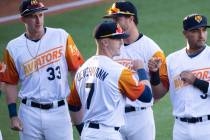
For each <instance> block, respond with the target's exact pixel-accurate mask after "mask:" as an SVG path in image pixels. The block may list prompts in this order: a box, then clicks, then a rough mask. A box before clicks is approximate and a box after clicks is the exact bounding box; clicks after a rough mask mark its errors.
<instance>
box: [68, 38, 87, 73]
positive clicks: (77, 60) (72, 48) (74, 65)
mask: <svg viewBox="0 0 210 140" xmlns="http://www.w3.org/2000/svg"><path fill="white" fill-rule="evenodd" d="M65 55H66V61H67V64H68V69H69V71H71V72H73V73H74V74H75V72H76V71H77V69H78V68H79V67H80V66H81V65H82V64H83V63H84V59H83V57H82V55H81V53H80V52H79V50H78V49H77V47H76V45H75V43H74V41H73V39H72V37H71V36H70V35H69V36H68V38H67V42H66V54H65Z"/></svg>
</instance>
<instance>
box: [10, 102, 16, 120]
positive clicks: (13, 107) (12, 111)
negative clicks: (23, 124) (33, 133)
mask: <svg viewBox="0 0 210 140" xmlns="http://www.w3.org/2000/svg"><path fill="white" fill-rule="evenodd" d="M16 107H17V105H16V103H11V104H8V110H9V117H10V118H12V117H16V116H17V109H16Z"/></svg>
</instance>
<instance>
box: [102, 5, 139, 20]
mask: <svg viewBox="0 0 210 140" xmlns="http://www.w3.org/2000/svg"><path fill="white" fill-rule="evenodd" d="M125 15H127V16H135V17H136V18H137V10H136V7H135V6H134V5H133V4H132V3H131V2H129V1H124V2H115V3H113V5H112V7H111V8H109V9H108V11H107V15H105V16H104V18H113V17H115V16H125Z"/></svg>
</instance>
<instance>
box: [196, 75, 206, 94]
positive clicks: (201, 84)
mask: <svg viewBox="0 0 210 140" xmlns="http://www.w3.org/2000/svg"><path fill="white" fill-rule="evenodd" d="M193 86H195V87H197V88H198V89H200V90H201V91H202V92H203V93H207V92H208V88H209V82H207V81H204V80H200V79H198V78H196V79H195V81H194V83H193Z"/></svg>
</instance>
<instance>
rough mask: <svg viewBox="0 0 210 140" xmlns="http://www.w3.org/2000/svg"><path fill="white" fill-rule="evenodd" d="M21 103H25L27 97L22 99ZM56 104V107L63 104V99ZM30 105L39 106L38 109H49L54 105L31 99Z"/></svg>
mask: <svg viewBox="0 0 210 140" xmlns="http://www.w3.org/2000/svg"><path fill="white" fill-rule="evenodd" d="M22 103H23V104H27V99H23V100H22ZM57 104H58V107H60V106H63V105H65V101H64V100H60V101H58V102H57ZM30 106H31V107H36V108H40V109H45V110H48V109H51V108H53V107H55V106H53V103H47V104H41V103H37V102H33V101H31V104H30Z"/></svg>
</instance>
